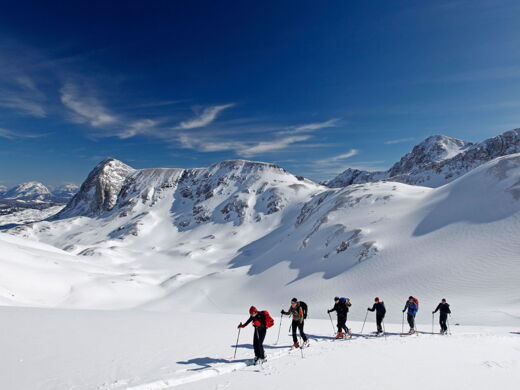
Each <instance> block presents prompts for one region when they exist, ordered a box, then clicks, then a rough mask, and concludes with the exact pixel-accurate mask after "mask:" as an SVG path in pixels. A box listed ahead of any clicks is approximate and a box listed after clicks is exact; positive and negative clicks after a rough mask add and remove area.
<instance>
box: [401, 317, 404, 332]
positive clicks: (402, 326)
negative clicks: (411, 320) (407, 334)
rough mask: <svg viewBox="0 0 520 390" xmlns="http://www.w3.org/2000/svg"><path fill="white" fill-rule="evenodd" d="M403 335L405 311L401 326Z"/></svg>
mask: <svg viewBox="0 0 520 390" xmlns="http://www.w3.org/2000/svg"><path fill="white" fill-rule="evenodd" d="M401 334H404V311H403V322H402V325H401Z"/></svg>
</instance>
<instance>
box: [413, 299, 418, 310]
mask: <svg viewBox="0 0 520 390" xmlns="http://www.w3.org/2000/svg"><path fill="white" fill-rule="evenodd" d="M413 301H414V302H415V304H416V305H417V310H418V309H419V300H418V299H417V298H415V297H414V299H413Z"/></svg>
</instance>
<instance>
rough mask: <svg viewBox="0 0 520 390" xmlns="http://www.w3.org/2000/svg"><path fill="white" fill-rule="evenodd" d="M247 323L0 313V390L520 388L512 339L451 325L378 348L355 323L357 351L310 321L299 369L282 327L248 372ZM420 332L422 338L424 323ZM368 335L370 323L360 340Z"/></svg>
mask: <svg viewBox="0 0 520 390" xmlns="http://www.w3.org/2000/svg"><path fill="white" fill-rule="evenodd" d="M262 308H264V309H267V308H268V307H262ZM246 310H247V308H243V310H242V311H246ZM454 316H455V314H454ZM455 318H456V317H454V319H453V321H452V322H455V321H456V319H455ZM244 320H245V316H244V315H241V316H237V315H223V314H203V313H181V312H171V313H151V312H142V311H135V310H132V311H116V312H113V311H77V310H48V309H27V308H23V309H22V308H5V307H4V308H0V323H1V324H2V332H0V344H1V345H2V350H3V353H2V354H0V372H1V373H2V375H0V388H2V389H16V390H66V389H74V390H123V389H124V390H163V389H197V390H198V389H244V388H248V389H255V390H256V389H288V388H293V387H296V388H299V389H304V390H308V389H309V390H310V389H323V388H334V387H337V386H338V385H340V384H344V385H348V387H350V388H354V389H369V390H375V389H381V388H384V389H388V390H394V389H395V390H401V389H408V388H419V389H422V390H437V389H439V388H446V389H471V390H488V389H490V388H497V389H503V390H512V389H515V388H516V385H517V383H518V381H519V380H520V370H519V369H518V367H519V365H520V355H519V352H518V351H519V350H520V335H519V334H514V333H512V332H514V331H517V330H518V328H516V329H514V328H507V327H500V328H498V327H497V328H495V327H492V328H484V327H472V326H453V324H452V327H451V330H452V333H453V335H452V336H439V335H428V334H420V335H419V336H409V337H399V336H398V335H396V333H398V332H400V331H401V324H386V329H387V332H388V333H389V334H388V336H387V338H386V339H385V338H370V339H365V338H363V337H358V335H359V332H360V330H361V327H362V323H359V322H358V323H352V322H349V326H351V327H352V330H353V333H354V339H352V340H349V341H332V340H331V337H330V335H331V332H332V329H331V324H330V322H329V321H328V319H327V320H308V321H307V323H306V329H307V333H308V334H309V335H310V337H311V346H310V347H309V348H307V349H304V351H303V353H304V358H303V359H302V356H301V354H300V351H299V350H295V351H292V352H289V345H290V343H291V339H290V337H289V335H288V334H287V326H288V321H287V319H284V321H283V323H282V325H283V326H282V332H281V336H280V341H279V343H278V344H277V345H275V342H276V337H277V332H278V325H279V323H278V321H279V318H277V319H276V324H275V327H274V328H272V329H271V330H269V331H268V334H267V338H266V342H265V344H266V354H267V357H268V361H267V363H265V364H264V366H263V367H262V368H258V367H251V366H249V367H248V366H246V362H247V360H248V359H250V358H251V357H252V345H251V342H252V335H253V330H252V328H251V327H248V328H245V329H243V330H242V332H241V337H240V340H239V343H238V348H237V356H236V359H233V352H234V347H235V342H236V337H237V330H236V324H237V323H238V322H240V321H244ZM35 324H37V326H35ZM420 328H422V329H423V330H428V331H431V323H428V322H426V323H424V324H421V325H420ZM374 329H375V324H374V318H373V315H371V317H369V319H368V321H367V324H366V325H365V330H364V333H369V332H371V331H372V330H374ZM435 330H437V329H435Z"/></svg>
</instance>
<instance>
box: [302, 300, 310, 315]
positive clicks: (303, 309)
mask: <svg viewBox="0 0 520 390" xmlns="http://www.w3.org/2000/svg"><path fill="white" fill-rule="evenodd" d="M300 307H301V308H302V311H303V319H306V318H307V312H308V310H309V308H308V306H307V304H306V303H305V302H303V301H300Z"/></svg>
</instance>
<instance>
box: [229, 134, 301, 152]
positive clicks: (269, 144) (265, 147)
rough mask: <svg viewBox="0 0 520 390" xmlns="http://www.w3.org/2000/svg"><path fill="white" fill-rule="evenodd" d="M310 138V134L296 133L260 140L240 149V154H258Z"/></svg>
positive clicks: (283, 147) (281, 148)
mask: <svg viewBox="0 0 520 390" xmlns="http://www.w3.org/2000/svg"><path fill="white" fill-rule="evenodd" d="M310 138H311V136H310V135H295V136H292V137H283V138H279V139H277V140H274V141H261V142H258V143H257V144H256V145H253V146H249V147H246V148H243V149H241V150H239V151H238V154H240V155H241V156H244V157H252V156H257V155H259V154H262V153H268V152H273V151H275V150H283V149H286V148H287V147H289V146H290V145H292V144H294V143H297V142H303V141H307V140H308V139H310Z"/></svg>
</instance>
